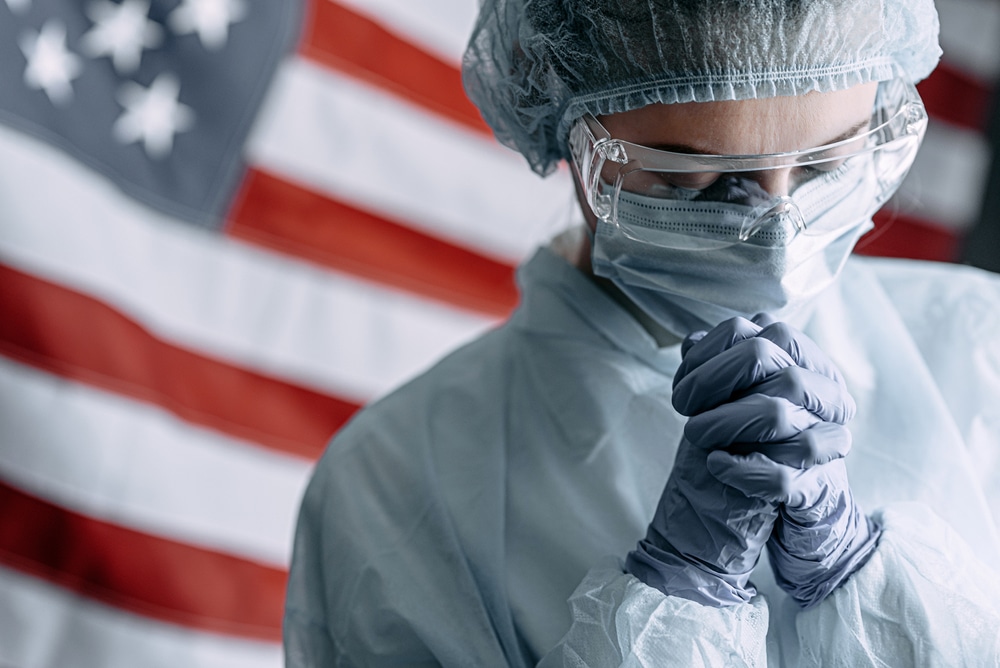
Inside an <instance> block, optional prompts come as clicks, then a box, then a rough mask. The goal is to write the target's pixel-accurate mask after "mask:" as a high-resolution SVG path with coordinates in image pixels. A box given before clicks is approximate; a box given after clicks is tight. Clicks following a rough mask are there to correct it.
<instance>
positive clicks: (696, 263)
mask: <svg viewBox="0 0 1000 668" xmlns="http://www.w3.org/2000/svg"><path fill="white" fill-rule="evenodd" d="M925 127H926V113H925V112H924V110H923V105H922V104H921V103H920V100H919V97H918V96H917V94H916V91H915V90H914V89H913V87H912V86H910V85H909V84H905V83H903V82H899V81H895V82H886V83H883V84H880V88H879V93H878V95H877V97H876V104H875V109H874V111H873V113H872V118H871V122H870V126H869V130H867V131H865V132H863V133H861V134H858V135H857V136H854V137H850V138H848V139H845V140H843V141H840V142H837V143H835V144H831V145H828V146H822V147H817V148H815V149H809V150H803V151H795V152H792V153H785V154H771V155H762V156H706V155H690V154H678V153H671V152H668V151H659V150H656V149H651V148H648V147H643V146H638V145H635V144H630V143H628V142H622V141H619V140H616V139H612V138H611V137H610V136H609V135H607V132H606V130H603V127H602V126H600V124H599V123H597V121H596V120H595V119H593V117H585V118H584V119H581V120H580V121H579V122H578V123H577V125H576V126H575V129H574V133H573V134H572V135H571V153H572V155H573V160H572V163H573V166H574V169H575V171H576V176H577V178H578V179H579V180H580V183H581V185H582V186H583V190H584V194H585V196H586V198H587V201H588V203H589V204H590V205H591V209H592V210H593V211H594V214H595V215H596V217H597V218H598V221H599V222H598V226H597V230H596V234H595V238H594V243H593V251H592V252H593V266H594V271H595V273H596V274H598V275H600V276H605V277H607V278H609V279H611V280H612V282H614V283H615V285H617V286H618V288H619V289H621V290H622V291H623V292H624V293H625V294H626V295H627V296H628V297H629V298H630V299H631V300H632V301H633V302H635V303H636V304H637V305H638V306H639V307H640V308H642V309H643V310H644V311H645V312H646V313H647V314H648V315H650V316H651V317H652V318H653V319H654V320H656V321H657V322H659V323H660V324H661V325H662V326H664V327H666V328H667V329H668V330H670V331H672V332H674V333H675V334H678V335H681V336H683V335H685V334H687V333H688V332H690V331H692V330H693V329H700V328H706V327H711V326H713V325H714V324H717V323H718V322H720V321H721V320H723V319H725V318H727V317H731V316H732V315H753V314H754V313H757V312H761V311H768V312H770V313H771V314H772V315H774V316H776V317H788V316H791V315H792V314H793V313H795V312H798V311H800V310H801V308H802V307H803V305H804V304H806V303H807V302H808V301H809V300H811V299H812V297H814V296H815V295H816V294H818V293H819V292H821V291H822V290H823V289H825V288H826V287H827V286H829V285H830V283H832V282H833V281H834V279H835V278H836V276H837V274H838V273H839V271H840V269H841V268H842V266H843V264H844V262H845V261H846V258H847V257H848V255H849V254H850V251H851V249H852V248H853V246H854V244H855V242H856V241H857V239H858V238H859V237H860V236H861V234H863V233H864V232H865V231H866V230H868V229H870V227H871V216H872V215H873V214H874V213H875V211H876V210H877V209H878V208H879V207H880V206H881V205H882V204H883V203H884V202H885V201H886V200H887V199H888V198H889V196H890V195H891V194H892V193H893V192H894V191H895V190H896V188H897V187H898V186H899V184H900V182H901V181H902V179H903V177H904V176H905V174H906V172H907V170H908V169H909V166H910V165H911V164H912V161H913V157H914V155H915V153H916V149H917V147H918V146H919V143H920V139H921V138H922V136H923V132H924V129H925ZM594 132H597V135H600V137H599V138H598V137H597V135H595V134H594ZM779 177H780V178H781V179H783V180H784V182H785V184H786V186H787V192H789V194H788V195H772V194H771V193H769V192H768V190H767V189H765V188H764V187H763V185H762V184H764V183H773V182H774V180H775V179H777V178H779Z"/></svg>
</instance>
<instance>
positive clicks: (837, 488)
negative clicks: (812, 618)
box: [707, 450, 881, 609]
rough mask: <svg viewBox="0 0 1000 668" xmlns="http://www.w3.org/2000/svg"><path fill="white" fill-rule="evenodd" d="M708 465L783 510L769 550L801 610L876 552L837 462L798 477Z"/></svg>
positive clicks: (723, 459) (755, 464)
mask: <svg viewBox="0 0 1000 668" xmlns="http://www.w3.org/2000/svg"><path fill="white" fill-rule="evenodd" d="M707 463H708V470H709V471H711V473H712V475H714V476H715V477H716V478H718V479H719V480H720V481H722V482H724V483H725V484H727V485H730V486H732V487H735V488H736V489H739V490H740V491H742V492H743V493H744V494H746V495H747V496H750V497H753V498H756V499H760V500H762V501H769V502H771V503H780V504H782V505H781V509H780V511H779V516H778V520H777V522H776V523H775V525H774V533H773V535H772V537H771V540H770V541H768V543H767V551H768V554H769V555H770V558H771V567H772V569H773V570H774V577H775V581H776V582H777V583H778V586H780V587H781V588H782V589H784V590H785V591H786V592H788V594H789V595H790V596H791V597H792V598H793V599H795V601H796V602H797V603H798V604H799V606H800V607H802V608H804V609H807V608H811V607H813V606H815V605H817V604H818V603H820V602H821V601H822V600H823V599H824V598H826V597H827V596H828V595H829V594H830V593H831V592H832V591H833V590H834V589H836V588H837V586H838V585H840V583H841V582H843V581H844V580H846V579H847V578H848V577H849V576H850V575H851V574H852V573H854V572H855V571H857V570H858V569H859V568H861V566H863V565H864V563H865V561H867V559H868V557H869V556H871V554H872V552H873V551H874V550H875V546H876V544H877V543H878V537H879V535H880V533H881V530H880V528H879V526H878V525H877V524H875V522H874V521H873V520H872V519H871V518H869V517H867V516H866V515H865V514H864V513H862V512H861V509H860V508H859V507H858V504H857V503H855V501H854V496H853V495H852V494H851V488H850V485H849V484H848V481H847V468H846V466H845V464H844V460H843V459H842V458H838V459H835V460H833V461H830V462H827V463H825V464H822V465H819V466H815V467H813V468H810V469H805V470H803V469H797V468H794V467H791V466H786V465H784V464H779V463H777V462H774V461H772V460H771V459H768V458H767V457H766V456H764V455H762V454H760V453H752V454H749V455H732V454H729V453H727V452H724V451H721V450H719V451H716V452H713V453H711V454H710V455H709V456H708V462H707Z"/></svg>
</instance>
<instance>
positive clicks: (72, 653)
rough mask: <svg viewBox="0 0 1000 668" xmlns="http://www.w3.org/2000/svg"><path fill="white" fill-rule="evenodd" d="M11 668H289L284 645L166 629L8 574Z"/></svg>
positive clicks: (1, 627)
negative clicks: (283, 666) (283, 663)
mask: <svg viewBox="0 0 1000 668" xmlns="http://www.w3.org/2000/svg"><path fill="white" fill-rule="evenodd" d="M0 665H2V666H4V668H8V667H9V668H73V667H78V668H82V667H84V666H86V667H94V666H100V667H101V668H135V667H136V666H142V668H178V667H180V666H183V667H184V668H281V666H282V652H281V646H280V645H279V644H278V643H268V642H256V641H251V640H242V639H235V638H229V637H226V636H221V635H215V634H211V633H204V632H200V631H194V630H190V629H185V628H183V627H179V626H173V625H170V624H162V623H159V622H156V621H153V620H150V619H146V618H144V617H138V616H136V615H132V614H129V613H126V612H122V611H119V610H116V609H114V608H111V607H107V606H104V605H101V604H99V603H95V602H92V601H90V600H87V599H84V598H81V597H79V596H76V595H74V594H71V593H69V592H66V591H63V590H62V589H60V588H58V587H55V586H53V585H50V584H48V583H45V582H41V581H39V580H35V579H34V578H30V577H26V576H24V575H21V574H19V573H17V572H15V571H11V570H8V569H6V568H0Z"/></svg>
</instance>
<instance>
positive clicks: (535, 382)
mask: <svg viewBox="0 0 1000 668" xmlns="http://www.w3.org/2000/svg"><path fill="white" fill-rule="evenodd" d="M937 27H938V26H937V16H936V13H935V10H934V7H933V4H932V1H931V0H851V1H850V2H848V1H847V0H794V1H793V0H572V1H571V0H485V1H483V2H482V3H481V8H480V14H479V19H478V22H477V24H476V26H475V28H474V31H473V34H472V36H471V39H470V42H469V46H468V49H467V52H466V55H465V59H464V62H463V75H464V81H465V85H466V89H467V91H468V93H469V95H470V98H471V99H472V100H473V101H474V102H475V103H476V104H477V105H478V107H479V109H480V110H481V111H482V113H483V116H484V118H485V119H486V120H487V122H488V123H489V124H490V126H491V127H492V128H493V130H494V132H495V134H496V136H497V137H498V138H499V140H500V141H501V142H503V143H505V144H507V145H508V146H511V147H513V148H514V149H516V150H517V151H519V152H520V153H522V154H523V155H524V156H525V158H526V159H527V161H528V163H529V164H530V165H531V167H532V168H533V169H534V170H535V171H537V172H538V173H539V174H542V175H544V174H548V173H550V172H551V171H552V170H554V169H555V168H556V167H557V166H558V165H559V163H560V162H562V161H565V162H567V163H569V165H570V167H571V169H572V171H573V175H574V181H575V186H576V190H577V195H578V199H579V201H580V210H581V215H582V218H583V221H581V224H580V225H579V226H577V227H574V228H573V229H571V230H569V231H567V232H566V233H564V234H562V235H560V236H558V237H556V238H555V239H554V240H553V241H552V242H551V243H550V244H548V245H547V246H545V247H543V248H540V249H539V250H538V251H537V253H536V254H535V255H534V256H533V257H532V258H531V259H530V260H529V261H528V262H527V263H526V264H524V265H523V266H522V267H521V268H520V270H519V282H520V287H521V302H520V304H519V306H518V308H517V310H516V311H515V312H514V314H513V315H512V316H511V317H510V319H509V320H508V321H507V322H506V323H504V324H503V325H502V326H500V327H498V328H497V329H495V330H494V331H492V332H490V333H488V334H486V335H484V336H483V337H481V338H480V339H478V340H476V341H474V342H472V343H471V344H469V345H467V346H465V347H463V348H461V349H459V350H457V351H456V352H454V353H453V354H451V355H450V356H448V357H447V358H446V359H444V360H443V361H441V362H440V363H439V364H437V365H436V366H435V367H434V368H432V369H431V370H430V371H428V372H427V373H425V374H423V375H422V376H420V377H418V378H416V379H415V380H413V381H412V382H410V383H408V384H406V385H405V386H403V387H402V388H400V389H398V390H397V391H395V392H393V393H392V394H390V395H389V396H387V397H385V398H384V399H382V400H380V401H378V402H376V403H375V404H373V405H371V406H369V407H368V408H366V409H365V410H364V411H362V412H361V413H360V414H359V415H358V416H357V417H356V418H355V419H354V420H353V421H352V422H351V423H350V424H349V425H348V426H347V427H346V428H344V429H343V430H342V431H341V432H340V433H339V434H338V435H337V436H336V438H335V439H334V440H333V442H332V443H331V444H330V446H329V448H328V450H327V452H326V453H325V455H324V457H323V458H322V460H321V461H320V462H319V464H318V466H317V468H316V470H315V473H314V476H313V478H312V481H311V483H310V485H309V488H308V490H307V492H306V494H305V497H304V499H303V503H302V507H301V512H300V518H299V524H298V529H297V534H296V538H295V545H294V556H293V563H292V568H291V573H290V579H289V583H288V592H287V601H286V603H287V605H286V612H285V622H284V623H285V626H284V637H285V652H286V661H287V665H288V666H289V667H290V668H294V667H298V666H341V665H345V666H346V665H351V666H387V665H403V664H405V665H427V666H430V665H442V666H532V665H541V666H614V665H630V666H639V665H641V666H652V665H657V666H659V665H678V666H765V665H767V666H821V665H822V666H840V665H842V666H940V665H964V666H987V665H989V666H996V665H998V663H1000V574H998V572H997V570H995V569H996V564H997V563H1000V539H998V530H997V517H1000V515H998V514H997V513H998V512H1000V485H998V484H997V482H998V481H1000V280H998V278H997V277H996V276H994V275H992V274H987V273H985V272H981V271H978V270H973V269H971V268H967V267H960V266H945V265H934V264H930V263H920V262H916V261H905V260H889V259H872V258H867V259H866V258H860V257H854V256H851V250H852V248H853V247H854V245H855V243H856V242H857V240H858V238H859V237H860V236H861V235H863V234H864V233H865V232H866V231H868V230H869V229H870V228H871V227H872V222H871V218H872V215H873V214H874V212H875V211H876V210H877V209H878V208H879V207H880V206H882V205H883V204H885V203H886V202H887V201H888V200H889V198H890V196H891V195H892V193H893V192H894V191H895V190H896V188H897V187H898V186H899V183H900V181H901V180H902V179H903V177H904V175H905V174H906V171H907V169H908V167H909V166H910V164H911V163H912V161H913V158H914V154H915V152H916V150H917V147H918V145H919V143H920V139H921V137H922V135H923V131H924V128H925V127H926V122H927V119H926V113H925V112H924V109H923V106H922V104H921V102H920V98H919V95H918V94H917V92H916V90H915V88H914V84H915V83H916V82H917V81H919V80H921V79H922V78H924V77H926V76H927V75H928V73H929V72H930V71H931V70H932V69H933V67H934V66H935V64H936V63H937V59H938V57H939V55H940V50H939V48H938V44H937ZM925 187H934V186H933V184H925Z"/></svg>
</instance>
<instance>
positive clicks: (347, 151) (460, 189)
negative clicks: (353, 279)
mask: <svg viewBox="0 0 1000 668" xmlns="http://www.w3.org/2000/svg"><path fill="white" fill-rule="evenodd" d="M247 151H248V157H249V159H250V160H251V162H253V163H256V164H259V165H261V166H263V167H265V168H266V169H267V170H268V171H273V172H277V173H278V174H280V175H283V176H285V177H287V178H288V179H289V180H291V181H295V182H298V183H302V184H305V185H306V186H307V187H309V188H311V189H313V190H315V191H317V192H320V193H325V194H328V195H330V196H331V197H334V198H336V199H339V200H343V201H348V202H353V203H355V204H357V205H359V206H360V207H361V208H364V209H366V210H370V211H374V212H377V213H380V214H382V215H385V216H387V217H389V218H392V219H395V220H399V221H405V222H406V223H407V224H409V225H411V226H412V227H416V228H419V229H423V230H425V231H427V232H428V233H430V234H432V235H435V236H438V237H442V238H446V239H451V240H454V241H455V242H457V243H459V244H463V245H467V246H471V247H473V248H476V249H478V250H479V251H480V252H482V253H485V254H488V255H492V256H496V257H499V258H503V259H506V260H508V261H518V260H520V259H522V258H524V257H525V256H526V255H527V254H528V253H529V252H530V251H531V249H533V248H534V247H535V246H536V245H537V244H538V242H539V241H540V240H542V239H545V238H547V237H549V236H552V235H553V234H554V232H555V231H557V230H558V229H560V228H561V227H564V226H565V225H567V224H568V223H569V222H570V217H571V215H573V213H574V212H575V207H576V203H575V197H574V195H573V188H572V183H571V182H570V180H569V171H568V170H566V169H562V170H560V171H558V172H557V173H555V174H553V175H552V176H550V177H549V178H547V179H541V178H539V177H538V176H536V175H535V174H534V173H533V172H532V171H531V170H530V169H529V168H528V166H527V163H526V162H525V161H524V159H523V158H522V157H521V156H520V155H519V154H517V153H515V152H513V151H511V150H509V149H506V148H504V147H502V146H500V145H498V144H497V143H496V142H495V141H493V140H492V139H489V138H488V137H486V136H484V135H482V134H479V133H477V132H474V131H472V130H469V129H467V128H465V127H462V126H460V125H458V124H457V123H452V122H450V121H447V120H444V119H442V118H440V117H438V116H436V115H435V114H433V113H431V112H428V111H426V110H424V109H422V108H420V107H418V106H416V105H412V104H409V103H407V102H405V101H403V100H401V99H399V98H397V97H394V96H392V95H390V94H388V93H386V92H384V91H382V90H379V89H377V88H375V87H372V86H368V85H366V84H364V83H361V82H359V81H357V80H355V79H352V78H350V77H347V76H345V75H341V74H339V73H337V72H333V71H330V70H326V69H324V68H322V67H321V66H319V65H315V64H313V63H310V62H308V61H305V60H301V59H290V60H288V61H286V63H285V64H284V65H283V66H282V67H281V69H280V70H279V71H278V74H277V78H276V81H275V83H274V85H273V86H272V89H271V92H270V96H269V98H268V100H267V102H266V103H265V105H264V108H263V111H262V113H261V116H260V119H259V122H258V125H257V127H256V129H255V132H254V133H253V135H252V136H251V139H250V141H249V143H248V148H247Z"/></svg>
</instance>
